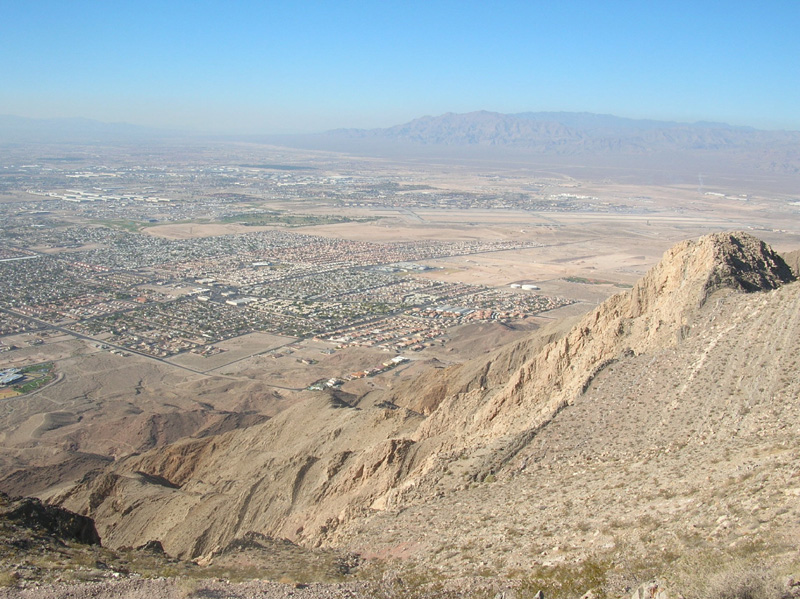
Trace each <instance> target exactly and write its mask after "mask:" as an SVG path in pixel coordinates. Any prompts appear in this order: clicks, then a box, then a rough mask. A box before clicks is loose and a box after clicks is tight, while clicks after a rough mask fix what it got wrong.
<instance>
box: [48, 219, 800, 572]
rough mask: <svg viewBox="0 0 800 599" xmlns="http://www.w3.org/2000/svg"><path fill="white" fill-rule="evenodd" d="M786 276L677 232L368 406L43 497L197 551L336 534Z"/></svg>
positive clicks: (490, 461) (138, 460)
mask: <svg viewBox="0 0 800 599" xmlns="http://www.w3.org/2000/svg"><path fill="white" fill-rule="evenodd" d="M792 279H793V275H792V273H791V271H790V270H789V268H788V267H787V266H786V264H785V263H784V262H783V261H782V260H781V259H780V257H778V256H777V255H776V254H775V253H774V252H772V251H771V250H770V249H769V248H768V247H767V246H765V245H764V244H763V243H762V242H760V241H758V240H757V239H755V238H753V237H751V236H749V235H746V234H715V235H710V236H707V237H704V238H702V239H700V240H699V241H687V242H683V243H681V244H679V245H677V246H675V247H674V248H673V249H671V250H670V251H668V252H667V253H666V254H665V256H664V259H663V260H662V262H661V263H660V264H659V265H657V266H656V267H654V268H653V269H652V270H651V271H650V272H649V273H648V274H647V275H646V276H645V277H644V278H643V279H642V280H641V281H639V282H638V283H637V285H636V286H635V287H634V288H633V289H631V290H629V291H626V292H624V293H621V294H618V295H616V296H614V297H612V298H610V299H609V300H608V301H606V302H605V303H603V304H602V305H601V306H599V307H598V308H597V309H595V310H593V311H592V312H591V313H589V314H587V315H586V316H584V317H583V318H582V319H581V320H580V321H579V322H578V323H577V324H576V325H575V326H574V327H573V328H572V329H571V330H569V331H568V332H567V333H566V334H564V335H561V336H558V335H557V333H555V332H551V333H550V334H549V336H548V335H545V336H538V337H536V338H532V339H530V340H528V341H525V342H522V343H517V344H515V345H514V346H512V347H509V348H506V349H502V350H499V351H497V352H495V353H494V354H492V355H491V356H489V357H488V358H486V359H483V360H478V361H474V362H471V363H469V364H467V365H462V366H460V367H455V368H452V369H448V370H444V371H441V372H438V373H436V374H432V375H430V376H427V377H425V379H424V380H423V381H420V384H419V385H415V386H414V387H410V388H407V389H404V390H395V391H394V392H392V394H387V396H386V397H385V398H378V399H377V400H375V402H374V404H370V405H363V404H365V403H366V402H362V405H360V406H359V407H358V408H351V407H349V406H346V405H342V404H341V403H339V402H336V401H333V400H330V399H327V398H322V397H320V398H316V399H313V400H309V401H307V402H305V403H303V404H300V405H297V406H294V407H293V408H290V409H288V410H286V411H285V412H283V413H282V414H280V415H279V416H278V417H276V418H274V419H272V420H270V421H268V422H266V423H264V424H261V425H258V426H254V427H251V428H249V429H246V430H244V431H233V432H230V433H227V434H224V435H220V436H216V437H211V438H207V439H199V440H198V439H195V440H191V441H185V442H179V443H176V444H174V445H171V446H169V447H168V448H166V449H162V450H158V451H153V452H149V453H145V454H143V455H140V456H133V457H130V458H128V459H125V460H122V461H120V462H119V463H117V464H115V465H114V466H113V467H111V468H110V469H108V470H107V471H105V472H103V473H102V474H100V475H97V476H93V477H87V479H86V480H85V481H84V482H83V483H82V484H80V485H79V486H78V487H76V488H75V489H73V490H71V491H69V492H67V493H65V494H63V495H62V496H60V497H58V498H57V499H58V500H59V501H60V502H61V503H63V504H64V505H65V506H66V507H68V508H70V509H73V510H80V511H81V512H83V513H86V514H88V515H91V516H92V517H93V518H94V519H95V521H96V522H97V524H98V527H99V529H100V532H101V534H102V536H103V538H104V541H105V542H106V543H107V544H109V545H111V546H120V545H139V544H141V543H143V542H145V541H147V540H150V539H157V540H160V541H161V542H162V543H163V544H164V547H165V549H166V550H167V552H168V553H171V554H176V555H180V556H187V557H189V556H191V557H197V556H202V555H207V554H210V553H212V552H213V551H215V550H217V549H218V548H220V547H224V546H226V545H227V544H228V543H230V542H231V541H232V540H234V539H236V538H240V537H242V536H243V535H245V534H246V533H248V532H257V533H261V534H267V535H272V536H278V537H286V538H290V539H292V540H295V541H299V542H301V543H305V544H309V545H318V544H325V543H335V542H337V539H341V538H343V536H342V535H344V534H345V531H347V529H348V527H349V526H350V525H351V524H353V523H354V522H357V521H358V520H359V518H360V517H361V516H364V515H366V514H369V513H375V511H376V510H377V511H381V510H387V509H395V508H398V507H403V506H409V505H414V504H421V503H424V502H425V501H427V500H428V499H430V498H432V497H437V496H442V494H447V493H449V492H450V491H452V490H454V489H458V488H462V487H463V485H464V482H465V481H469V480H481V479H482V478H484V477H485V476H486V475H487V474H493V473H496V472H499V471H501V470H502V469H503V468H505V467H506V466H507V465H508V464H510V463H511V462H512V461H513V460H514V459H515V457H516V456H518V455H520V453H521V452H523V451H524V450H525V448H526V447H528V446H529V445H530V443H531V441H532V440H533V439H534V438H536V436H537V435H538V434H539V433H540V432H541V431H542V429H543V427H545V426H546V425H547V423H548V422H550V421H551V420H552V419H553V417H554V415H556V414H557V413H558V412H559V411H560V410H562V409H564V408H565V406H568V405H570V404H571V403H572V402H573V401H574V400H575V399H576V398H577V397H580V396H582V395H583V394H584V393H585V392H586V390H587V388H589V387H590V385H591V383H592V381H593V380H594V379H595V377H597V376H598V374H599V373H601V372H602V371H603V370H604V369H605V368H606V367H607V366H608V365H610V364H613V363H614V362H616V361H618V360H623V359H626V357H630V356H640V355H643V354H648V353H652V352H657V351H664V349H665V348H669V347H673V346H675V345H679V344H681V343H683V341H684V339H685V338H686V337H687V336H688V335H691V334H692V327H693V325H694V323H695V320H696V318H697V315H698V314H700V313H701V312H702V311H703V309H704V306H707V305H708V304H709V303H710V302H713V301H714V300H715V298H717V297H720V298H721V297H723V296H727V295H730V294H736V293H742V292H760V291H768V290H771V289H775V288H777V287H779V286H781V285H783V284H785V283H788V282H789V281H791V280H792ZM793 288H794V286H793ZM743 326H744V325H743ZM385 399H389V400H391V402H390V403H387V402H386V401H383V400H385ZM382 406H383V407H382ZM385 406H395V407H385ZM351 528H352V527H351ZM350 533H352V530H351V531H350ZM350 533H348V534H350Z"/></svg>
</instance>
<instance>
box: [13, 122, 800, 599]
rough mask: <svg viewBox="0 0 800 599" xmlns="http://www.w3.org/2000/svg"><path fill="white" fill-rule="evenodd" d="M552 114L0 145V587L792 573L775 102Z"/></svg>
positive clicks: (799, 205) (714, 591)
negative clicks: (636, 128) (700, 116)
mask: <svg viewBox="0 0 800 599" xmlns="http://www.w3.org/2000/svg"><path fill="white" fill-rule="evenodd" d="M519 116H520V115H515V117H519ZM547 118H551V119H554V118H555V117H554V116H552V115H550V116H549V117H547ZM560 118H561V119H562V122H560V123H559V124H558V127H556V125H555V124H554V122H551V121H545V120H543V119H544V117H538V118H533V117H532V116H530V115H528V116H527V117H525V119H523V121H524V122H523V124H520V122H521V121H520V120H519V118H517V120H513V119H511V116H510V115H495V114H494V113H474V114H471V115H445V116H443V117H441V118H440V119H439V120H438V121H437V120H436V119H433V118H427V119H419V120H418V121H414V122H412V123H409V124H407V125H405V126H398V127H395V128H391V129H384V130H376V131H353V130H347V131H335V132H330V133H329V134H326V135H322V136H316V137H305V138H301V137H295V138H285V139H254V138H252V139H251V138H248V139H237V140H230V139H214V140H204V141H202V142H200V141H197V140H183V139H160V140H156V141H151V142H147V143H145V142H142V141H140V140H137V141H131V140H127V141H121V140H115V139H103V140H99V141H98V140H94V141H92V140H84V141H82V142H81V143H73V144H69V145H66V144H64V143H61V142H58V141H53V140H49V141H47V140H40V141H37V142H35V143H21V142H18V143H7V144H4V145H2V146H0V212H1V213H2V219H0V231H1V233H0V235H1V237H0V273H1V275H2V276H0V377H1V380H2V386H0V492H2V493H3V495H2V496H1V499H0V514H2V520H0V525H1V526H0V534H2V535H3V538H4V545H3V549H2V551H3V553H2V555H0V562H2V564H3V570H4V571H5V572H6V573H5V574H0V583H2V585H3V586H2V587H0V597H39V596H41V597H66V596H76V597H80V596H98V597H112V596H119V595H120V594H122V595H123V596H130V597H138V596H150V597H152V596H165V597H273V596H274V597H288V596H293V597H398V598H399V597H434V596H436V597H489V598H496V597H505V598H508V599H511V598H512V597H513V598H519V599H522V598H524V597H534V596H536V594H537V593H538V592H540V591H541V592H542V593H544V596H545V597H575V598H578V597H595V598H600V597H626V598H627V597H631V596H632V594H633V596H636V597H645V596H648V597H659V598H663V597H685V598H686V599H691V598H700V597H720V598H722V597H765V598H766V597H797V596H800V553H798V551H800V546H798V539H799V538H800V500H799V499H798V497H799V496H800V404H799V403H798V397H799V396H800V376H798V359H800V358H798V356H800V283H799V282H798V281H797V278H798V276H800V195H798V183H799V182H800V180H799V179H800V175H798V173H800V158H799V157H800V153H798V152H797V150H796V148H797V147H798V145H797V139H796V137H793V135H795V134H788V133H787V134H786V135H780V136H777V137H775V136H772V137H770V135H771V134H770V132H757V131H756V132H743V131H740V130H734V129H730V128H727V129H726V128H724V127H722V126H720V127H719V128H713V127H710V126H706V127H701V128H699V129H696V128H691V127H688V126H686V127H683V126H677V125H676V124H663V125H662V126H660V128H659V126H656V125H653V124H652V122H648V123H649V124H648V125H647V126H646V127H645V133H641V136H640V137H637V136H636V135H634V134H633V133H631V132H630V131H631V129H625V131H627V133H625V135H622V134H618V135H616V137H614V136H612V135H611V133H609V131H610V130H611V128H613V127H614V126H621V125H619V123H615V122H611V121H608V120H603V121H602V122H601V121H600V120H598V121H597V122H594V121H592V122H594V124H593V125H592V127H588V125H586V122H588V121H587V119H589V117H588V116H586V115H573V116H572V117H570V118H572V119H573V120H572V121H568V120H564V119H565V118H566V117H565V116H564V115H562V116H561V117H560ZM608 118H611V117H608ZM589 120H591V119H589ZM601 125H602V126H601ZM625 126H626V127H628V128H630V127H633V125H631V124H626V125H625ZM642 126H643V127H644V125H642ZM581 127H588V128H585V129H582V128H581ZM109 135H111V133H109ZM612 138H613V142H612V141H610V140H612ZM489 140H491V142H490V141H489ZM542 140H548V141H546V142H545V141H542ZM545 143H546V144H549V145H546V147H545V145H544V144H545ZM22 498H28V499H22ZM99 543H101V545H100V544H99ZM70 593H85V594H86V593H92V594H91V595H89V594H86V595H81V594H74V595H71V594H70ZM137 593H138V594H137ZM637 593H638V594H637ZM647 593H650V594H647ZM726 593H727V594H726ZM747 593H750V594H747Z"/></svg>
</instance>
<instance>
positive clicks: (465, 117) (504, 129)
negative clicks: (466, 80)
mask: <svg viewBox="0 0 800 599" xmlns="http://www.w3.org/2000/svg"><path fill="white" fill-rule="evenodd" d="M325 135H326V136H328V137H331V138H346V139H365V140H366V139H380V140H384V141H395V142H411V143H414V144H424V145H445V146H458V145H481V146H511V147H518V148H527V149H531V150H536V151H540V152H544V153H567V154H572V153H582V152H597V151H622V152H641V151H648V152H653V151H659V150H671V151H674V150H725V149H744V148H755V147H761V146H765V145H769V144H776V143H777V144H781V145H783V144H800V132H796V131H762V130H758V129H754V128H751V127H738V126H733V125H728V124H726V123H714V122H697V123H680V122H672V121H657V120H647V119H629V118H623V117H617V116H612V115H606V114H593V113H576V112H523V113H518V114H501V113H497V112H488V111H477V112H469V113H465V114H456V113H450V112H449V113H446V114H443V115H439V116H424V117H421V118H418V119H414V120H413V121H410V122H408V123H404V124H401V125H396V126H394V127H388V128H384V129H337V130H333V131H329V132H327V133H326V134H325Z"/></svg>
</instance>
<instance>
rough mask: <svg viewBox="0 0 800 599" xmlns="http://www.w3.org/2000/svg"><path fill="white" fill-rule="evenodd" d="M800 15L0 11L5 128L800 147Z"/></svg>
mask: <svg viewBox="0 0 800 599" xmlns="http://www.w3.org/2000/svg"><path fill="white" fill-rule="evenodd" d="M799 30H800V0H787V1H778V0H772V1H771V0H762V1H761V2H758V3H757V2H755V1H747V2H744V1H739V0H727V1H716V0H693V1H691V2H685V1H683V0H638V1H621V0H603V1H600V0H591V1H583V0H561V1H556V0H547V1H539V0H529V1H527V2H502V1H498V2H496V3H493V2H488V1H487V0H483V1H480V2H477V1H476V2H473V1H471V0H461V1H458V2H450V1H441V2H437V1H436V0H430V1H428V2H417V1H415V0H406V1H404V2H395V1H393V0H383V1H380V0H376V1H374V2H349V1H347V0H338V1H328V2H321V1H305V2H304V1H302V0H295V1H293V2H288V1H276V0H272V1H269V0H262V1H252V0H240V1H236V0H228V1H226V2H220V1H205V0H192V1H187V2H184V1H170V0H160V1H158V2H151V1H149V0H128V1H126V2H123V1H122V0H103V1H102V2H94V1H88V0H70V1H69V2H65V1H64V0H56V1H39V0H3V2H0V65H1V66H0V114H10V115H17V116H25V117H35V118H52V117H83V118H91V119H97V120H101V121H106V122H127V123H133V124H138V125H147V126H155V127H161V128H171V129H186V130H192V131H198V132H212V133H253V134H264V133H310V132H317V131H324V130H328V129H334V128H340V127H358V128H373V127H388V126H392V125H396V124H400V123H404V122H407V121H409V120H411V119H414V118H417V117H420V116H424V115H438V114H443V113H445V112H456V113H461V112H470V111H473V110H489V111H496V112H503V113H515V112H527V111H532V112H537V111H570V112H572V111H574V112H594V113H604V114H614V115H617V116H624V117H631V118H653V119H663V120H676V121H687V122H694V121H701V120H702V121H721V122H727V123H730V124H734V125H749V126H753V127H757V128H765V129H792V130H800V110H798V107H799V106H800V102H799V101H798V99H799V98H800V60H799V59H798V57H800V34H798V31H799Z"/></svg>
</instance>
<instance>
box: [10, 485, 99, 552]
mask: <svg viewBox="0 0 800 599" xmlns="http://www.w3.org/2000/svg"><path fill="white" fill-rule="evenodd" d="M0 520H2V521H5V522H10V523H14V524H17V525H21V526H24V527H26V528H29V529H32V530H35V531H39V532H41V533H44V534H46V535H49V536H52V537H55V538H57V539H59V540H61V541H73V542H76V543H83V544H85V545H99V544H100V536H99V535H98V534H97V529H96V528H95V526H94V522H93V521H92V519H91V518H87V517H86V516H81V515H80V514H76V513H74V512H70V511H69V510H65V509H63V508H60V507H57V506H53V505H45V504H43V503H42V502H41V501H39V500H38V499H36V498H33V497H13V498H12V497H9V496H8V495H6V494H5V493H0Z"/></svg>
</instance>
